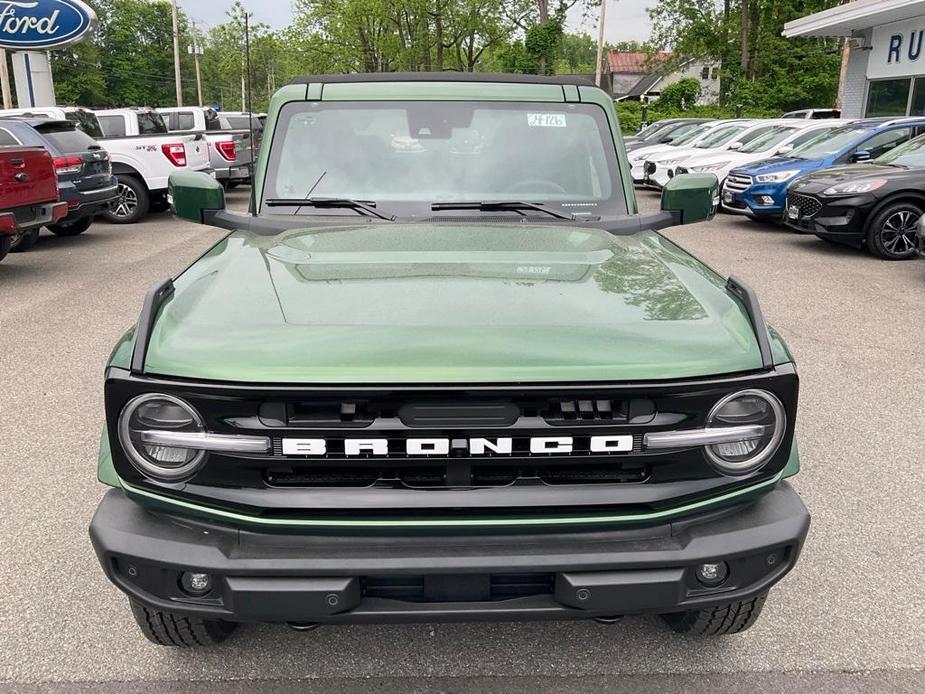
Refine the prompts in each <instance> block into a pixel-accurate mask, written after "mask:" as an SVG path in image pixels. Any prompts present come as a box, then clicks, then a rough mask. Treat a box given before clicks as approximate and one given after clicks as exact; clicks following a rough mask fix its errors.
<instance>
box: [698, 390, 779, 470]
mask: <svg viewBox="0 0 925 694" xmlns="http://www.w3.org/2000/svg"><path fill="white" fill-rule="evenodd" d="M786 425H787V415H786V413H785V412H784V406H783V405H781V403H780V400H778V399H777V397H775V396H774V395H773V394H772V393H769V392H768V391H766V390H741V391H739V392H738V393H732V394H731V395H727V396H726V397H724V398H723V399H722V400H720V401H719V402H718V403H716V405H715V406H714V407H713V409H712V410H711V411H710V414H709V415H708V417H707V427H708V428H709V429H722V428H723V427H747V426H755V427H756V429H755V434H754V436H751V437H743V438H742V439H741V440H737V441H733V442H729V443H717V444H713V445H710V446H706V447H705V448H704V450H705V451H706V454H707V458H709V460H710V463H711V464H712V465H713V467H715V468H716V469H717V470H718V471H719V472H721V473H723V474H724V475H747V474H749V473H752V472H754V471H755V470H758V469H759V468H761V467H762V466H763V465H765V464H766V463H767V462H768V461H769V460H770V459H771V456H773V455H774V452H775V451H776V450H777V448H778V446H780V442H781V440H782V439H783V438H784V429H785V428H786Z"/></svg>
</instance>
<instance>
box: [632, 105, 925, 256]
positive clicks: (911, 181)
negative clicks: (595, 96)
mask: <svg viewBox="0 0 925 694" xmlns="http://www.w3.org/2000/svg"><path fill="white" fill-rule="evenodd" d="M647 130H650V134H648V135H647V133H646V131H642V132H641V133H640V134H639V135H638V136H637V138H639V139H637V140H635V141H634V144H633V146H632V151H630V153H629V158H630V164H631V166H632V171H633V181H634V183H635V184H636V185H639V186H644V187H653V188H661V187H663V186H664V185H665V184H666V183H667V182H668V180H670V179H671V178H672V177H673V176H675V175H676V174H680V173H707V172H709V173H714V174H715V175H716V177H717V178H718V179H719V182H720V199H719V200H718V201H717V203H718V205H719V207H720V209H722V210H723V211H725V212H729V213H732V214H741V215H746V216H748V217H750V218H752V219H755V220H757V221H764V222H775V223H782V224H785V225H786V226H788V227H789V228H791V229H793V230H794V231H797V232H800V233H810V234H815V235H816V236H818V237H819V238H822V239H825V240H827V241H831V242H835V243H841V244H847V245H851V246H855V247H858V248H861V247H866V248H867V249H868V250H869V251H870V252H871V253H873V254H874V255H876V256H878V257H880V258H884V259H888V260H902V259H908V258H912V257H915V255H916V230H917V229H918V225H919V222H920V220H922V217H923V212H925V118H914V117H913V118H868V119H860V120H844V119H837V118H826V119H818V118H810V117H804V118H778V119H767V120H742V119H736V120H721V121H703V120H700V119H675V120H672V121H669V122H663V123H654V124H653V125H652V126H650V128H649V129H647ZM628 149H629V148H628Z"/></svg>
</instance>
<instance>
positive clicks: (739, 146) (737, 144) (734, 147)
mask: <svg viewBox="0 0 925 694" xmlns="http://www.w3.org/2000/svg"><path fill="white" fill-rule="evenodd" d="M743 144H744V143H742V142H739V141H736V142H733V143H732V144H731V145H729V149H731V150H732V151H735V150H737V149H742V145H743Z"/></svg>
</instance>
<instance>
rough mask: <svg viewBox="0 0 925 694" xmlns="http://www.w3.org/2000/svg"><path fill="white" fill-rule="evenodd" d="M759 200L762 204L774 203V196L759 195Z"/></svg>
mask: <svg viewBox="0 0 925 694" xmlns="http://www.w3.org/2000/svg"><path fill="white" fill-rule="evenodd" d="M758 202H759V203H760V204H762V205H773V204H774V198H772V197H771V196H770V195H759V196H758Z"/></svg>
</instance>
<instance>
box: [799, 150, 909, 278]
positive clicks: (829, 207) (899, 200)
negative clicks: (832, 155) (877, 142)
mask: <svg viewBox="0 0 925 694" xmlns="http://www.w3.org/2000/svg"><path fill="white" fill-rule="evenodd" d="M784 210H785V212H784V222H785V223H786V224H787V226H789V227H791V228H792V229H795V230H796V231H801V232H804V233H810V234H815V235H816V236H818V237H819V238H822V239H825V240H827V241H833V242H835V243H843V244H848V245H851V246H856V247H858V248H860V247H862V246H866V247H867V249H868V250H869V251H870V252H871V253H873V254H874V255H877V256H879V257H881V258H885V259H887V260H906V259H908V258H913V257H915V255H916V252H915V244H916V238H915V234H916V228H917V224H918V221H919V218H920V217H921V216H922V213H923V212H925V135H923V136H920V137H917V138H915V139H913V140H909V141H908V142H906V143H904V144H902V145H900V146H898V147H896V148H894V149H892V150H890V151H889V152H887V153H886V154H884V155H882V156H880V157H878V158H877V159H873V160H871V161H870V162H865V163H862V164H849V165H846V166H833V167H831V168H828V169H822V170H820V171H816V172H814V173H811V174H808V175H806V176H803V177H802V178H798V179H797V180H795V181H794V182H793V183H792V184H791V185H790V188H789V189H788V191H787V205H786V207H785V208H784Z"/></svg>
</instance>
